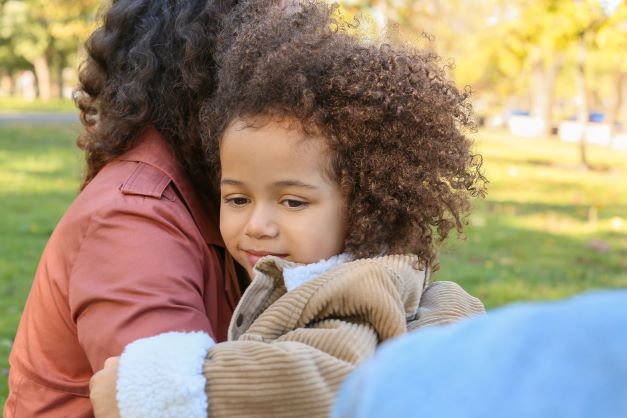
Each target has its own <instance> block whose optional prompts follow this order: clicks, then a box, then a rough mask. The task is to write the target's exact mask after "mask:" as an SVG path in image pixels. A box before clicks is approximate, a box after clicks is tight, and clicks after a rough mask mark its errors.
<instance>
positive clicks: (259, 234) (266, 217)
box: [245, 206, 279, 239]
mask: <svg viewBox="0 0 627 418" xmlns="http://www.w3.org/2000/svg"><path fill="white" fill-rule="evenodd" d="M245 233H246V235H247V236H249V237H251V238H257V239H259V238H274V237H276V236H277V235H278V234H279V228H278V225H277V223H276V221H275V220H274V217H273V216H272V211H271V210H269V209H268V208H265V207H263V206H262V207H257V208H255V210H254V211H253V213H252V214H251V216H250V218H249V219H248V223H247V224H246V231H245Z"/></svg>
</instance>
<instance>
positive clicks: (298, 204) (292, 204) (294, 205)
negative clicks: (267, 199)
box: [281, 199, 307, 209]
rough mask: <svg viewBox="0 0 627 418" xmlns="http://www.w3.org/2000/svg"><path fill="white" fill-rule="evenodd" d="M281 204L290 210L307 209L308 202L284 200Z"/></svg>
mask: <svg viewBox="0 0 627 418" xmlns="http://www.w3.org/2000/svg"><path fill="white" fill-rule="evenodd" d="M281 204H282V205H283V206H285V207H286V208H289V209H304V208H306V207H307V202H304V201H302V200H298V199H283V200H282V201H281Z"/></svg>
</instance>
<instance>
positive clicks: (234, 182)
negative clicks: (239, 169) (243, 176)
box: [220, 179, 244, 186]
mask: <svg viewBox="0 0 627 418" xmlns="http://www.w3.org/2000/svg"><path fill="white" fill-rule="evenodd" d="M227 184H228V185H231V186H241V185H242V184H244V182H242V181H239V180H232V179H222V180H221V181H220V185H221V186H223V185H227Z"/></svg>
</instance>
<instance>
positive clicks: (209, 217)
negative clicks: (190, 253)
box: [118, 126, 224, 248]
mask: <svg viewBox="0 0 627 418" xmlns="http://www.w3.org/2000/svg"><path fill="white" fill-rule="evenodd" d="M118 160H121V161H140V162H142V163H145V164H149V165H151V166H153V167H155V168H157V169H159V170H161V171H163V172H164V173H165V174H167V175H168V177H170V179H171V180H172V182H173V183H174V185H175V186H176V189H177V190H178V192H179V193H180V196H181V198H182V200H183V202H184V204H185V206H187V208H188V209H189V211H190V213H191V215H192V218H193V219H194V222H195V223H196V226H197V227H198V229H199V230H200V233H201V234H202V236H203V238H204V240H205V242H206V243H207V244H210V245H216V246H220V247H223V248H224V242H223V241H222V237H221V236H220V233H219V230H218V225H219V218H218V214H217V213H216V211H215V210H214V209H213V207H212V205H210V204H209V203H208V202H206V201H205V200H204V199H203V198H202V197H201V196H200V195H199V194H198V193H197V192H196V190H195V189H194V187H193V185H192V183H191V182H190V181H189V178H188V176H187V174H186V173H185V171H184V170H183V167H181V165H180V163H179V162H178V160H177V158H176V156H175V155H174V152H173V151H172V148H171V147H170V145H169V144H168V143H167V142H166V140H165V139H164V138H163V136H162V135H161V134H160V133H159V132H158V131H157V130H156V129H155V128H154V127H153V126H148V127H146V128H144V130H143V131H141V132H140V134H139V135H138V138H137V142H136V144H135V146H134V147H133V148H132V149H131V150H129V151H128V152H126V153H125V154H123V155H121V156H120V157H118Z"/></svg>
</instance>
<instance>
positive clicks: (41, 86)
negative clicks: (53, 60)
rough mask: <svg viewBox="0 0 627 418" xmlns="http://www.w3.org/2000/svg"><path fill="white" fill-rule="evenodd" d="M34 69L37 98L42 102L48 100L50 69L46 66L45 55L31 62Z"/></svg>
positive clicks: (46, 59)
mask: <svg viewBox="0 0 627 418" xmlns="http://www.w3.org/2000/svg"><path fill="white" fill-rule="evenodd" d="M33 67H35V77H37V90H38V93H39V98H40V99H42V100H49V99H50V68H49V66H48V58H47V57H46V55H45V54H44V55H40V56H39V57H37V58H35V59H34V60H33Z"/></svg>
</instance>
